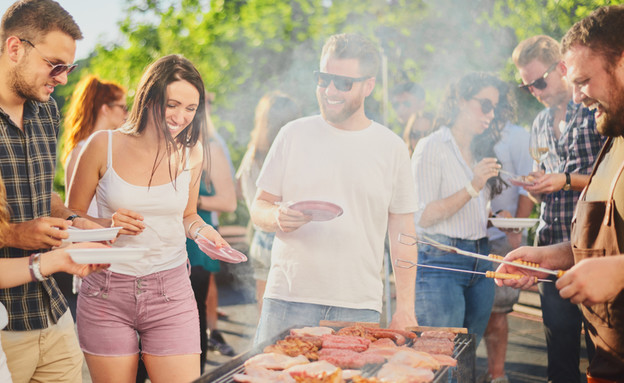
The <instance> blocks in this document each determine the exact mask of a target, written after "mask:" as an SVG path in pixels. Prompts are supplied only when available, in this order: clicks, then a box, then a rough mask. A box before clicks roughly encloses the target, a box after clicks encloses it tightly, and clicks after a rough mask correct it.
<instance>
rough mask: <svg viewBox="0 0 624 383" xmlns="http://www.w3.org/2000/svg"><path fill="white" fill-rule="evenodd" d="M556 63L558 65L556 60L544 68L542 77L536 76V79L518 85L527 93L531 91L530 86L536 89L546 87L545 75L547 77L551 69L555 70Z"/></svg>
mask: <svg viewBox="0 0 624 383" xmlns="http://www.w3.org/2000/svg"><path fill="white" fill-rule="evenodd" d="M557 65H559V62H558V61H557V62H556V63H554V64H552V65H551V66H550V67H548V69H547V70H546V72H544V74H543V75H542V77H540V78H538V79H537V80H535V81H533V82H532V83H530V84H520V85H518V87H519V88H521V89H524V90H525V91H527V92H529V93H531V88H535V89H538V90H544V89H546V87H547V86H548V83H547V82H546V77H548V75H549V74H550V73H551V72H552V71H553V70H555V68H556V67H557Z"/></svg>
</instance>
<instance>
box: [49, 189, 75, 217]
mask: <svg viewBox="0 0 624 383" xmlns="http://www.w3.org/2000/svg"><path fill="white" fill-rule="evenodd" d="M73 214H75V213H74V212H73V211H72V210H70V209H68V208H67V206H65V204H64V203H63V200H62V199H61V196H60V195H58V193H56V192H52V199H51V202H50V216H52V217H55V218H63V219H65V218H67V217H69V216H71V215H73Z"/></svg>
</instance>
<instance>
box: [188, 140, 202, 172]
mask: <svg viewBox="0 0 624 383" xmlns="http://www.w3.org/2000/svg"><path fill="white" fill-rule="evenodd" d="M190 160H191V167H192V168H195V167H197V166H201V164H202V162H203V161H204V160H205V159H204V150H203V146H202V142H201V141H197V144H195V146H193V147H192V148H191V150H190Z"/></svg>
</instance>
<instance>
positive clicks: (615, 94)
mask: <svg viewBox="0 0 624 383" xmlns="http://www.w3.org/2000/svg"><path fill="white" fill-rule="evenodd" d="M611 95H612V100H613V102H612V103H611V107H610V108H609V109H610V110H608V111H607V110H604V111H603V113H602V115H601V116H600V117H599V118H598V119H597V120H596V129H597V130H598V132H599V133H600V134H602V135H604V136H607V137H620V136H624V86H623V85H622V84H620V83H618V82H617V81H616V82H615V86H614V89H612V92H611Z"/></svg>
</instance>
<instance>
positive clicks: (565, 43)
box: [561, 5, 624, 66]
mask: <svg viewBox="0 0 624 383" xmlns="http://www.w3.org/2000/svg"><path fill="white" fill-rule="evenodd" d="M623 30H624V5H612V6H608V7H601V8H598V9H597V10H595V11H594V12H592V13H591V14H590V15H589V16H587V17H586V18H584V19H583V20H581V21H579V22H577V23H576V24H574V25H573V26H572V28H570V29H569V30H568V32H567V33H566V34H565V36H563V39H562V40H561V54H565V53H566V52H567V51H568V50H570V48H571V47H572V46H573V45H581V46H584V47H587V48H590V49H591V50H592V51H595V52H597V53H600V54H601V55H603V56H604V58H605V60H604V61H605V63H606V64H607V65H610V66H612V65H615V63H617V62H618V61H619V58H620V57H621V56H622V53H623V52H624V39H623V38H622V31H623Z"/></svg>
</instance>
